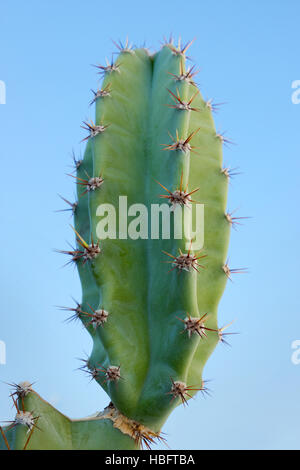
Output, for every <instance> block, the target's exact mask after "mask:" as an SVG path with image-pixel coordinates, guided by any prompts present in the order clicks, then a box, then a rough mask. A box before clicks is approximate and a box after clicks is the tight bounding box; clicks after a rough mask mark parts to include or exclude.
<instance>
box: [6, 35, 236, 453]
mask: <svg viewBox="0 0 300 470" xmlns="http://www.w3.org/2000/svg"><path fill="white" fill-rule="evenodd" d="M189 45H190V43H188V44H186V45H185V46H184V47H182V46H181V45H180V43H179V44H178V46H176V45H174V43H173V41H172V40H170V41H166V42H165V43H164V44H163V46H162V48H161V50H160V51H159V52H157V53H155V54H154V55H150V54H149V52H148V51H147V50H146V49H145V48H140V49H134V48H132V47H131V46H129V44H128V42H126V44H125V46H123V45H122V44H118V48H119V49H120V54H119V56H118V58H117V59H116V61H115V62H111V63H107V65H105V66H103V65H96V67H97V71H98V72H99V74H100V75H102V76H103V77H104V79H103V83H102V87H101V89H98V90H97V91H94V92H93V99H92V102H91V104H95V107H96V118H95V123H94V122H93V121H91V122H85V123H84V124H83V126H82V127H83V128H84V129H85V130H86V131H87V132H88V134H87V136H86V137H85V138H84V140H85V141H87V145H86V151H85V154H84V158H83V159H82V160H75V170H76V171H75V173H74V174H72V175H71V176H72V177H73V178H74V180H75V182H76V185H77V193H78V199H77V202H76V203H74V204H73V203H69V202H68V201H66V202H67V203H68V204H69V205H70V206H71V207H70V209H71V210H72V211H73V214H74V227H73V230H74V232H75V238H76V247H75V248H74V249H72V250H69V251H67V250H63V251H62V252H63V253H64V254H66V255H68V256H69V261H70V262H74V263H75V264H76V266H77V268H78V271H79V275H80V279H81V284H82V292H83V294H82V301H81V303H80V304H77V305H75V306H74V307H70V310H71V311H72V315H71V317H70V319H75V320H80V321H81V322H82V323H83V324H84V326H85V327H86V328H87V330H88V331H89V333H90V335H91V337H92V339H93V350H92V353H91V355H90V357H89V358H88V359H86V360H84V362H83V365H82V369H83V370H85V371H86V372H87V373H88V374H89V375H90V377H91V378H92V379H93V380H96V381H97V382H98V384H99V385H100V386H101V387H103V389H104V390H105V391H106V392H107V394H108V395H109V397H110V400H111V402H110V404H109V405H108V407H107V408H105V410H104V411H103V412H101V413H98V414H96V415H95V416H93V417H90V418H87V419H84V420H78V421H72V420H70V419H68V418H67V417H65V416H64V415H62V414H61V413H59V412H58V411H56V410H55V409H54V408H53V407H52V406H51V405H50V404H48V403H46V402H45V401H43V400H42V399H41V398H40V397H39V396H38V395H37V393H36V392H34V391H33V390H32V385H31V384H29V383H23V384H19V385H15V386H14V389H13V392H12V398H13V400H14V405H15V407H16V412H17V414H16V419H15V420H14V421H12V422H11V423H8V425H7V426H6V427H4V428H1V429H0V430H1V434H2V442H1V444H0V446H2V447H1V448H18V449H24V448H27V449H138V448H140V447H141V446H142V445H143V444H145V445H146V446H150V445H151V444H152V443H154V442H156V441H157V440H160V439H163V438H162V435H161V429H162V426H163V424H164V423H165V421H166V419H167V418H168V416H169V414H170V413H171V411H172V410H173V409H174V408H175V407H176V406H178V405H180V404H183V405H186V404H187V402H188V400H189V399H190V398H192V397H193V396H194V395H195V394H196V393H197V392H198V391H200V392H201V393H202V394H205V393H207V392H208V389H207V385H206V383H205V381H204V380H203V378H202V373H203V368H204V365H205V363H206V361H207V359H208V358H209V356H210V354H211V353H212V352H213V350H214V348H215V347H216V345H217V343H219V342H221V341H225V337H224V335H225V334H226V333H224V328H219V327H218V323H217V307H218V303H219V300H220V298H221V295H222V293H223V290H224V288H225V284H226V281H227V280H228V278H231V274H232V273H233V272H239V270H231V269H230V268H229V267H228V264H227V262H226V256H227V255H226V253H227V249H228V243H229V235H230V229H231V226H232V225H233V224H234V223H235V219H236V218H235V217H232V214H230V213H226V198H227V189H228V182H229V178H230V176H231V174H232V171H231V170H230V169H228V168H223V167H222V147H223V145H224V144H226V142H228V141H227V139H226V138H225V137H224V136H223V135H222V134H220V133H218V132H217V131H216V128H215V126H214V122H213V117H212V112H213V111H214V110H215V109H216V106H217V105H215V104H214V103H213V102H212V101H205V100H204V99H203V98H202V96H201V93H200V92H199V90H198V88H197V85H196V83H195V80H194V77H195V75H196V73H197V71H196V70H195V68H194V67H191V68H189V67H187V66H186V58H187V57H186V51H187V49H188V47H189ZM159 193H162V194H159ZM125 197H126V198H125ZM194 198H195V199H196V201H195V200H194ZM125 203H126V204H125ZM162 203H164V206H158V205H159V204H162ZM197 203H201V204H203V205H204V228H205V230H204V246H203V247H200V249H199V250H196V249H195V244H197V243H195V240H198V241H199V238H201V236H200V235H201V234H200V231H201V229H202V228H201V227H199V226H197V227H196V231H195V232H193V230H194V228H193V226H192V225H193V224H192V222H193V220H194V219H195V218H196V220H197V212H196V208H197V207H198V206H197ZM103 204H106V206H103ZM101 208H102V209H101ZM103 208H104V209H106V211H107V212H105V213H104V212H103V211H104V209H103ZM116 208H117V209H118V210H119V213H117V217H116V219H114V217H113V215H111V211H113V210H115V209H116ZM143 208H144V209H143ZM159 209H161V210H162V212H163V217H165V218H168V217H169V218H170V227H171V234H170V236H168V233H167V232H168V230H166V233H160V232H161V231H162V230H163V229H164V227H163V223H162V220H160V221H159V222H158V218H157V214H158V212H159ZM183 209H184V210H183ZM101 210H102V212H101ZM127 210H128V215H127ZM144 210H146V212H147V216H148V215H149V214H150V215H151V217H150V218H151V223H150V222H149V220H148V218H147V217H146V216H145V212H143V211H144ZM183 212H184V217H183V218H182V214H183ZM108 213H110V215H111V217H110V218H109V217H108V216H107V217H106V219H105V218H104V217H101V216H104V215H105V214H108ZM180 214H181V216H180ZM158 215H159V214H158ZM198 215H199V214H198ZM132 216H135V219H133V220H130V223H129V224H128V222H127V217H128V219H129V218H130V217H132ZM155 217H156V218H155ZM153 220H156V225H155V223H154V226H153ZM147 221H148V222H149V223H148V224H147ZM182 221H183V227H184V230H183V232H182V235H181V236H175V234H176V233H180V228H182V225H181V224H182ZM105 223H107V225H105ZM172 227H173V228H172ZM104 228H106V229H107V231H109V230H111V233H113V232H114V229H116V232H115V236H113V237H111V236H107V238H105V237H104V236H99V232H100V229H103V230H102V232H101V233H102V235H103V231H104ZM127 229H128V233H131V234H133V235H132V236H131V237H130V236H129V235H128V233H127ZM155 230H156V231H155ZM157 230H158V231H159V236H157ZM177 231H179V232H177ZM67 309H68V308H67ZM0 438H1V436H0Z"/></svg>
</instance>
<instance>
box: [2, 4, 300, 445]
mask: <svg viewBox="0 0 300 470" xmlns="http://www.w3.org/2000/svg"><path fill="white" fill-rule="evenodd" d="M0 8H1V11H0V39H1V59H0V80H2V81H4V82H5V84H6V92H7V95H6V104H5V105H0V154H1V170H2V178H1V180H2V181H1V187H2V197H1V199H0V214H1V226H2V229H1V232H0V242H1V246H2V252H1V270H0V285H1V311H0V315H1V316H0V340H1V341H5V343H6V347H7V364H6V365H0V380H1V381H5V382H12V381H15V382H18V381H21V380H24V379H27V380H30V381H37V384H36V389H37V391H38V392H39V393H40V394H41V395H42V396H43V397H44V398H46V399H48V400H50V401H51V402H53V403H55V406H57V407H58V408H59V409H60V410H61V411H62V412H64V413H66V414H68V415H70V416H71V417H82V416H84V415H88V414H91V413H93V412H94V411H95V410H100V409H102V408H103V407H104V406H105V405H106V404H107V398H106V396H105V394H104V392H102V391H101V390H100V388H99V386H97V385H96V384H93V383H90V384H89V383H88V380H87V379H86V377H85V376H84V375H82V374H81V373H80V372H78V371H75V369H76V368H77V367H78V365H79V363H78V360H77V359H76V358H77V357H82V356H83V354H84V352H89V351H90V349H91V341H90V338H89V336H88V334H87V333H86V332H85V330H84V329H82V328H81V327H80V326H79V325H67V324H65V323H62V320H63V318H64V317H63V315H62V314H61V313H60V312H59V311H57V309H56V308H55V307H54V306H55V305H69V304H70V296H71V295H73V296H74V297H75V298H78V299H80V284H79V280H78V276H77V273H76V271H75V270H73V268H67V269H61V266H62V264H63V262H62V261H63V260H62V259H61V257H59V256H58V255H57V254H55V253H53V248H57V247H64V246H65V241H66V240H70V239H71V238H72V234H71V230H70V227H69V223H70V219H69V216H68V213H61V214H57V213H55V212H54V210H55V209H60V208H61V207H62V201H60V200H59V198H58V197H57V193H61V194H63V195H64V196H65V197H67V198H68V199H69V198H72V195H73V194H74V184H73V182H72V181H70V178H68V177H67V176H66V173H68V172H69V166H68V165H70V164H71V157H70V154H71V151H72V148H74V150H75V151H76V153H80V151H83V146H81V145H80V144H79V142H80V140H81V139H82V138H83V135H84V134H83V132H82V130H81V129H80V124H81V122H82V120H84V119H86V118H92V117H93V110H92V109H91V108H89V106H88V103H89V101H90V99H91V92H90V89H91V88H94V87H96V86H97V76H96V74H95V69H94V68H93V67H91V64H95V63H101V62H103V61H104V59H105V57H108V58H110V56H111V52H112V51H114V50H115V47H114V45H113V44H112V42H111V39H114V40H118V39H121V40H124V39H125V38H126V36H127V35H128V36H129V38H130V41H132V42H134V43H135V44H137V45H140V44H143V43H144V41H146V45H147V46H149V47H153V50H154V49H156V48H158V47H159V46H160V41H161V40H162V39H163V36H164V35H165V36H169V34H170V33H171V32H172V33H173V35H174V36H175V37H178V36H179V35H181V36H182V38H183V40H184V41H188V40H190V39H192V38H194V37H196V41H195V43H194V44H193V45H192V47H191V49H190V55H191V57H192V58H193V60H194V61H195V62H196V64H197V65H198V67H200V69H201V72H200V74H199V78H198V81H199V82H200V87H201V91H202V93H203V95H204V97H206V98H215V99H216V101H217V102H220V101H221V102H223V101H225V102H226V103H227V104H226V105H224V106H223V107H222V109H221V110H220V111H219V113H218V114H217V115H216V123H217V127H218V129H220V130H225V131H227V134H228V136H229V137H231V138H232V139H233V140H234V142H235V143H236V144H237V145H234V146H231V147H230V148H225V152H224V160H225V163H226V164H227V165H230V166H232V167H236V166H238V167H240V171H241V173H242V174H241V175H239V176H238V177H236V178H235V179H234V181H233V182H232V185H231V188H230V197H229V203H228V207H229V209H231V210H233V209H235V208H237V207H238V208H240V210H239V213H240V215H247V216H252V218H251V219H249V220H248V221H245V224H244V226H242V227H240V228H239V230H238V231H237V232H234V231H233V233H232V238H231V245H230V262H231V265H232V266H233V267H244V266H248V268H249V274H247V275H244V274H243V275H236V277H235V278H234V282H233V283H228V286H227V289H226V292H225V294H224V297H223V299H222V301H221V304H220V309H219V318H220V324H225V323H228V322H229V321H231V320H232V319H236V322H235V325H234V329H235V330H236V331H238V332H240V333H241V334H240V335H236V336H234V337H232V338H231V344H232V348H225V347H222V345H220V346H219V347H218V348H217V350H216V351H215V353H214V354H213V356H212V357H211V358H210V360H209V362H208V364H207V366H206V370H205V378H208V379H212V382H211V384H210V387H211V388H212V390H213V393H212V397H211V398H207V399H205V400H204V399H203V398H201V396H199V397H197V398H196V399H195V400H194V401H192V403H190V406H189V407H186V408H185V409H183V408H182V407H180V408H178V409H177V410H176V411H175V412H174V413H173V414H172V415H171V417H170V418H169V420H168V422H167V423H166V425H165V428H164V432H165V433H167V435H168V443H169V446H170V447H171V448H173V449H186V448H191V449H198V448H199V449H279V448H280V449H290V448H291V449H299V433H300V424H299V422H300V419H299V418H300V403H299V386H300V364H299V365H298V366H297V365H294V364H293V363H292V361H291V355H292V352H293V351H292V349H291V344H292V342H293V341H294V340H297V339H300V322H299V310H300V309H299V295H298V279H299V265H300V260H299V249H298V240H299V235H300V230H299V228H300V224H299V217H298V214H299V206H298V204H299V171H300V163H299V161H300V159H299V155H300V140H299V123H300V105H296V104H293V103H292V100H291V96H292V91H293V90H292V82H293V81H294V80H300V70H299V60H298V57H299V15H300V4H299V2H297V0H287V1H285V2H282V1H279V0H264V1H258V0H255V1H252V2H241V1H238V0H235V1H233V0H232V1H229V0H214V1H211V2H202V1H200V0H191V1H189V2H185V3H184V2H180V1H178V0H173V1H172V2H171V1H169V0H166V1H164V2H160V1H158V0H154V1H152V2H151V3H145V2H140V1H131V0H128V1H126V2H121V1H120V0H116V1H114V2H113V4H112V3H110V4H108V3H107V2H106V3H104V2H102V1H95V0H87V1H85V2H82V1H78V0H72V1H71V0H65V1H64V2H59V1H58V0H56V1H53V0H52V1H46V0H44V1H43V2H39V1H35V0H31V1H30V2H20V1H19V2H13V3H8V2H6V4H5V5H3V4H2V5H1V7H0ZM11 416H12V410H11V405H10V401H9V399H8V389H7V387H6V386H5V385H4V384H2V383H0V418H1V419H7V418H9V417H11Z"/></svg>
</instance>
